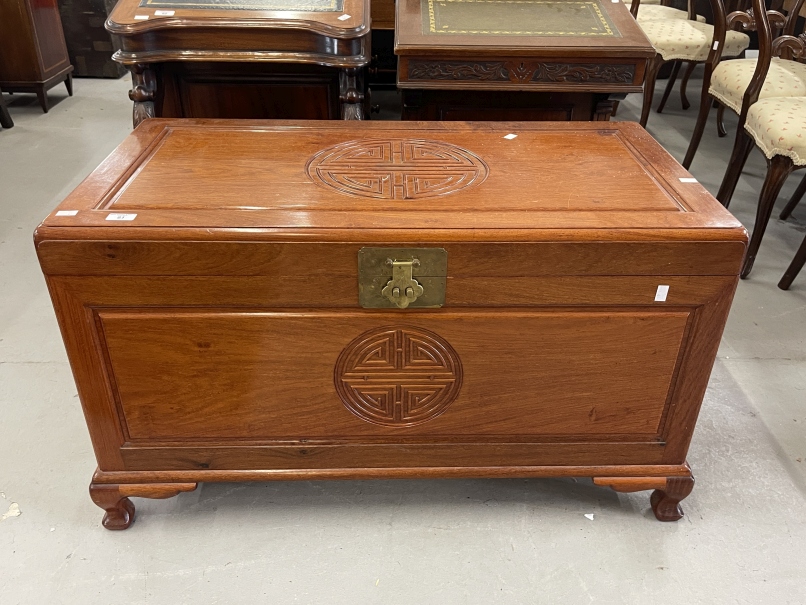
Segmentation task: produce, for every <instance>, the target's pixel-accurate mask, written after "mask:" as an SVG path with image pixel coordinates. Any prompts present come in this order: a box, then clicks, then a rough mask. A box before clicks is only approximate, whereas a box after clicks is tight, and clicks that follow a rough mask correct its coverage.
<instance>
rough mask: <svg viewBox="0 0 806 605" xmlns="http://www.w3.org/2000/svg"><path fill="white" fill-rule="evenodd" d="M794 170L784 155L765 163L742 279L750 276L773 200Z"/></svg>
mask: <svg viewBox="0 0 806 605" xmlns="http://www.w3.org/2000/svg"><path fill="white" fill-rule="evenodd" d="M794 169H795V164H794V163H793V162H792V160H791V159H790V158H788V157H786V156H785V155H776V156H773V158H772V159H771V160H769V161H768V162H767V176H766V178H765V179H764V185H763V186H762V187H761V196H760V197H759V199H758V209H757V210H756V223H755V224H754V225H753V234H752V235H751V236H750V245H749V246H747V255H746V256H745V257H744V266H743V267H742V275H741V277H742V279H744V278H746V277H747V276H748V275H750V271H752V269H753V263H754V262H755V260H756V254H757V253H758V248H759V246H760V245H761V238H763V237H764V231H765V230H766V229H767V223H769V222H770V215H771V214H772V207H773V206H774V205H775V200H776V199H777V198H778V194H779V193H780V192H781V187H783V186H784V183H785V182H786V178H787V177H788V176H789V175H790V174H792V171H793V170H794Z"/></svg>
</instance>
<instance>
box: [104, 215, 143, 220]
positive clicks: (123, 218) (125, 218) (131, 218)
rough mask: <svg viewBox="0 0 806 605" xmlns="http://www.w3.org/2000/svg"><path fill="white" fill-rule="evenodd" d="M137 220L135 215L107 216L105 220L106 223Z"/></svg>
mask: <svg viewBox="0 0 806 605" xmlns="http://www.w3.org/2000/svg"><path fill="white" fill-rule="evenodd" d="M135 218H137V215H136V214H107V215H106V220H108V221H133V220H134V219H135Z"/></svg>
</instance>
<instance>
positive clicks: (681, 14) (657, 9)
mask: <svg viewBox="0 0 806 605" xmlns="http://www.w3.org/2000/svg"><path fill="white" fill-rule="evenodd" d="M663 19H688V11H682V10H679V9H677V8H672V7H671V6H662V5H660V4H650V5H648V6H647V5H645V4H644V2H643V1H642V2H641V5H640V6H639V7H638V19H637V21H638V22H639V23H643V22H644V21H656V20H663ZM697 21H699V22H700V23H705V17H703V16H702V15H697Z"/></svg>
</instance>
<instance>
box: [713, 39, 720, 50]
mask: <svg viewBox="0 0 806 605" xmlns="http://www.w3.org/2000/svg"><path fill="white" fill-rule="evenodd" d="M713 48H714V50H716V49H717V48H719V40H714V46H713Z"/></svg>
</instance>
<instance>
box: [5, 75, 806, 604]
mask: <svg viewBox="0 0 806 605" xmlns="http://www.w3.org/2000/svg"><path fill="white" fill-rule="evenodd" d="M696 88H697V86H696V85H694V86H692V87H691V88H690V89H691V90H696ZM75 89H76V96H75V97H73V98H66V97H65V96H64V93H63V91H62V90H58V89H57V90H54V91H53V92H52V93H51V97H52V98H53V101H55V102H54V105H53V108H52V109H51V112H50V113H49V114H47V115H43V114H42V113H41V111H40V110H39V108H38V106H37V105H36V103H35V101H34V100H33V98H32V97H27V96H24V95H15V96H14V97H13V98H12V99H13V100H12V103H11V113H12V115H13V117H14V119H15V120H16V123H17V125H16V127H15V128H13V129H12V130H8V131H2V132H0V422H1V423H2V424H0V492H2V493H0V517H1V518H2V520H0V604H3V605H12V604H17V603H25V604H28V603H34V604H40V603H48V604H50V603H81V604H82V605H90V604H95V603H99V604H100V603H131V604H135V603H136V604H139V603H166V604H169V603H170V604H177V603H191V602H200V603H292V602H294V603H296V602H299V603H326V604H341V603H345V604H347V603H349V604H355V603H383V604H392V603H406V604H411V603H416V604H424V603H440V604H453V603H479V604H482V603H483V604H488V603H497V602H501V603H530V604H531V603H551V604H555V603H562V604H565V603H569V604H576V603H589V602H590V603H629V604H633V603H671V602H674V603H752V604H756V603H771V604H776V605H779V604H785V603H793V604H794V603H806V554H805V552H804V545H806V502H805V500H804V498H805V497H806V343H805V342H804V340H805V338H806V272H805V273H804V274H803V275H801V276H800V278H799V279H798V280H797V281H796V282H795V284H794V285H793V287H792V289H791V290H790V291H789V292H783V291H781V290H779V289H778V288H776V287H775V284H776V283H777V281H778V279H779V278H780V276H781V274H782V273H783V271H784V269H785V267H786V266H787V264H788V263H789V262H790V260H791V257H792V256H793V254H794V252H795V250H796V249H797V246H798V245H799V244H800V241H801V240H802V239H803V237H804V232H806V202H804V204H803V208H801V209H799V210H797V211H796V212H795V217H793V218H792V219H790V220H789V221H787V222H781V221H777V220H773V221H772V223H771V224H770V227H769V230H768V233H767V235H766V237H765V239H764V242H763V244H762V247H761V251H760V254H759V256H758V260H757V262H756V266H755V269H754V271H753V274H752V276H751V278H750V279H749V280H746V281H744V282H742V283H741V286H740V287H739V291H738V295H737V297H736V301H735V303H734V307H733V311H732V314H731V317H730V321H729V323H728V327H727V330H726V332H725V336H724V339H723V342H722V348H721V350H720V353H719V359H718V360H717V363H716V366H715V368H714V372H713V375H712V378H711V384H710V388H709V390H708V393H707V396H706V401H705V404H704V407H703V410H702V414H701V416H700V421H699V424H698V428H697V431H696V434H695V438H694V442H693V444H692V447H691V452H690V458H689V459H690V462H691V464H692V466H693V468H694V470H695V474H696V476H697V485H696V487H695V489H694V492H693V493H692V495H691V496H690V497H689V498H688V499H687V500H686V501H685V508H686V512H687V516H686V517H685V519H683V520H682V521H680V522H678V523H672V524H661V523H658V522H656V521H655V520H654V519H653V517H652V515H651V513H650V512H649V501H648V494H647V493H639V494H629V495H619V494H616V493H614V492H611V491H609V490H606V489H602V488H598V487H594V486H593V485H592V484H591V483H590V482H589V481H573V480H495V481H492V480H484V481H469V480H468V481H465V480H461V481H460V480H446V481H372V482H369V481H368V482H359V481H346V482H304V483H272V484H245V485H222V484H207V485H202V486H201V487H200V488H199V489H198V490H197V491H196V492H194V493H190V494H182V495H180V496H179V497H177V498H174V499H172V500H164V501H150V500H137V501H136V504H137V506H138V512H139V516H138V520H137V522H136V523H135V524H134V525H133V526H132V528H131V529H129V530H128V531H125V532H109V531H106V530H104V529H103V528H102V527H101V525H100V520H101V511H100V510H99V509H97V508H96V507H95V506H94V505H93V504H92V503H91V502H90V500H89V497H88V495H87V491H86V487H87V484H88V482H89V479H90V475H91V473H92V471H93V469H94V467H95V463H94V459H93V454H92V451H91V448H90V442H89V438H88V435H87V431H86V428H85V425H84V421H83V418H82V415H81V411H80V408H79V403H78V400H77V396H76V391H75V387H74V385H73V382H72V377H71V375H70V370H69V368H68V366H67V361H66V358H65V354H64V350H63V347H62V344H61V341H60V339H59V334H58V329H57V326H56V322H55V320H54V317H53V313H52V310H51V307H50V301H49V299H48V296H47V292H46V290H45V284H44V281H43V279H42V276H41V274H40V271H39V268H38V265H37V262H36V258H35V256H34V250H33V246H32V243H31V234H32V232H33V229H34V227H35V226H36V224H37V222H38V221H39V220H41V219H42V218H44V217H45V216H46V215H47V214H48V212H49V211H50V210H51V209H52V208H53V207H54V206H55V205H56V204H57V203H58V202H59V201H60V200H61V199H62V198H63V197H64V196H65V195H66V194H67V193H68V192H69V191H71V189H72V188H73V187H75V185H77V184H78V183H79V182H80V181H81V179H83V178H84V177H85V176H86V175H87V174H89V172H90V171H91V170H92V169H93V168H95V167H96V166H97V165H98V163H99V162H100V161H101V160H102V159H103V158H104V157H105V156H106V155H107V154H108V153H109V152H110V151H112V149H113V148H114V147H115V146H116V145H117V144H118V143H119V142H120V141H121V140H122V139H123V138H124V137H125V136H126V135H127V134H128V132H129V120H130V106H129V102H128V100H127V96H126V92H127V90H128V83H127V82H126V81H123V80H121V81H97V80H77V81H76V83H75ZM692 96H694V95H692ZM639 102H640V100H639V99H638V97H637V96H633V97H631V98H629V99H628V100H627V102H625V103H622V106H621V109H620V111H619V116H618V118H619V119H622V120H628V119H636V117H637V115H638V111H639V106H638V104H639ZM695 111H696V106H695V107H693V108H692V109H690V110H689V111H686V112H684V111H682V110H681V109H680V101H679V99H677V98H675V99H672V100H671V101H670V103H669V108H668V110H667V111H666V112H665V113H664V114H663V115H658V114H656V113H653V114H652V116H651V118H650V122H649V131H650V132H651V133H652V134H653V135H654V136H655V137H657V138H658V140H659V141H660V142H661V143H662V144H663V145H664V146H665V147H666V148H667V149H669V151H670V152H671V153H672V154H673V155H674V156H675V157H677V158H681V157H682V155H683V153H684V151H685V148H686V145H687V142H688V137H689V133H690V132H691V130H692V127H693V122H694V119H695V115H696V114H695ZM730 126H731V128H730V131H731V137H732V136H733V134H734V132H735V128H734V126H735V120H731V123H730ZM731 144H732V139H731V138H730V137H728V138H725V139H718V138H717V137H716V128H715V126H714V125H713V124H710V125H709V127H708V130H707V132H706V135H705V137H704V140H703V144H702V146H701V149H700V153H699V155H698V157H697V158H696V160H695V163H694V166H693V170H692V172H693V173H694V175H695V176H696V177H697V178H698V179H700V181H701V182H702V183H703V184H705V185H706V186H707V187H708V188H709V189H710V190H711V191H716V188H717V187H718V184H719V182H720V180H721V177H722V174H723V172H724V170H725V163H726V160H727V157H728V155H729V152H730V146H731ZM764 170H765V165H764V161H763V158H762V156H761V155H760V154H759V153H758V152H754V153H753V155H752V157H751V160H750V162H749V163H748V166H747V169H746V171H745V174H744V176H743V178H742V180H741V182H740V184H739V189H738V191H737V194H736V196H735V198H734V201H733V204H732V206H731V210H732V211H733V212H734V213H735V214H736V215H737V216H738V218H740V219H741V220H742V222H744V224H745V225H748V226H750V224H751V221H752V219H753V216H754V212H755V205H756V201H757V196H758V191H759V187H760V185H761V181H762V178H763V175H764ZM795 185H796V179H795V178H792V179H791V181H790V183H788V184H787V188H786V190H785V191H784V193H783V194H782V199H781V200H780V202H779V208H780V204H781V203H783V201H784V200H785V198H787V197H788V195H789V194H790V193H791V191H792V190H793V189H794V187H795ZM17 512H19V515H17ZM586 515H593V518H592V519H590V518H589V517H588V516H586Z"/></svg>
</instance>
